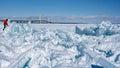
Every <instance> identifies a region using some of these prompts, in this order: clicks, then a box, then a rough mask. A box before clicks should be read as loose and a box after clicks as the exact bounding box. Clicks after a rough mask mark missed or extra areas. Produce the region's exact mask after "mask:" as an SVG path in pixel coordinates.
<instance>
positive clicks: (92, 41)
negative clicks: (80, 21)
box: [0, 21, 120, 68]
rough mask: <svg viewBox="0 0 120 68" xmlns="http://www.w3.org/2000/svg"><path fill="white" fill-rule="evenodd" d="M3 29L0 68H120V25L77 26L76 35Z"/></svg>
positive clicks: (29, 27)
mask: <svg viewBox="0 0 120 68" xmlns="http://www.w3.org/2000/svg"><path fill="white" fill-rule="evenodd" d="M48 27H49V26H48ZM82 27H84V26H82ZM2 28H3V26H2V24H0V29H1V30H0V68H120V24H111V22H109V21H103V22H102V23H101V24H97V25H95V26H91V27H86V28H83V29H82V28H79V27H78V26H76V27H75V28H76V31H75V33H73V32H70V31H64V30H63V29H62V30H60V29H55V30H50V29H37V30H36V29H34V28H32V24H17V23H11V24H9V26H8V27H7V28H6V29H5V31H2ZM68 29H69V28H68Z"/></svg>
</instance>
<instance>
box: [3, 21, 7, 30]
mask: <svg viewBox="0 0 120 68" xmlns="http://www.w3.org/2000/svg"><path fill="white" fill-rule="evenodd" d="M3 25H4V28H3V31H4V30H5V28H6V26H8V19H6V20H4V22H3Z"/></svg>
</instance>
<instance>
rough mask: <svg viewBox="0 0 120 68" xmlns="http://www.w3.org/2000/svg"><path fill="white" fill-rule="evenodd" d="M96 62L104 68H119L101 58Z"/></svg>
mask: <svg viewBox="0 0 120 68" xmlns="http://www.w3.org/2000/svg"><path fill="white" fill-rule="evenodd" d="M95 61H96V62H97V63H99V64H101V65H102V66H103V67H104V68H118V67H116V66H115V65H114V64H112V63H110V62H109V61H107V60H106V59H104V58H101V57H99V58H97V59H95Z"/></svg>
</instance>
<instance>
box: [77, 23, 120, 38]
mask: <svg viewBox="0 0 120 68" xmlns="http://www.w3.org/2000/svg"><path fill="white" fill-rule="evenodd" d="M76 33H78V34H80V35H82V34H85V35H93V36H100V35H114V34H120V24H114V25H113V24H112V23H111V22H110V21H103V22H102V23H101V24H97V25H95V26H92V27H88V28H84V29H80V28H79V27H77V26H76Z"/></svg>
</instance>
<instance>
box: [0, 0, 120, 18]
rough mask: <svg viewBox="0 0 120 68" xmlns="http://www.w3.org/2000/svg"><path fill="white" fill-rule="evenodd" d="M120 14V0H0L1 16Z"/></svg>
mask: <svg viewBox="0 0 120 68" xmlns="http://www.w3.org/2000/svg"><path fill="white" fill-rule="evenodd" d="M40 15H42V16H120V0H0V16H40Z"/></svg>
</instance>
